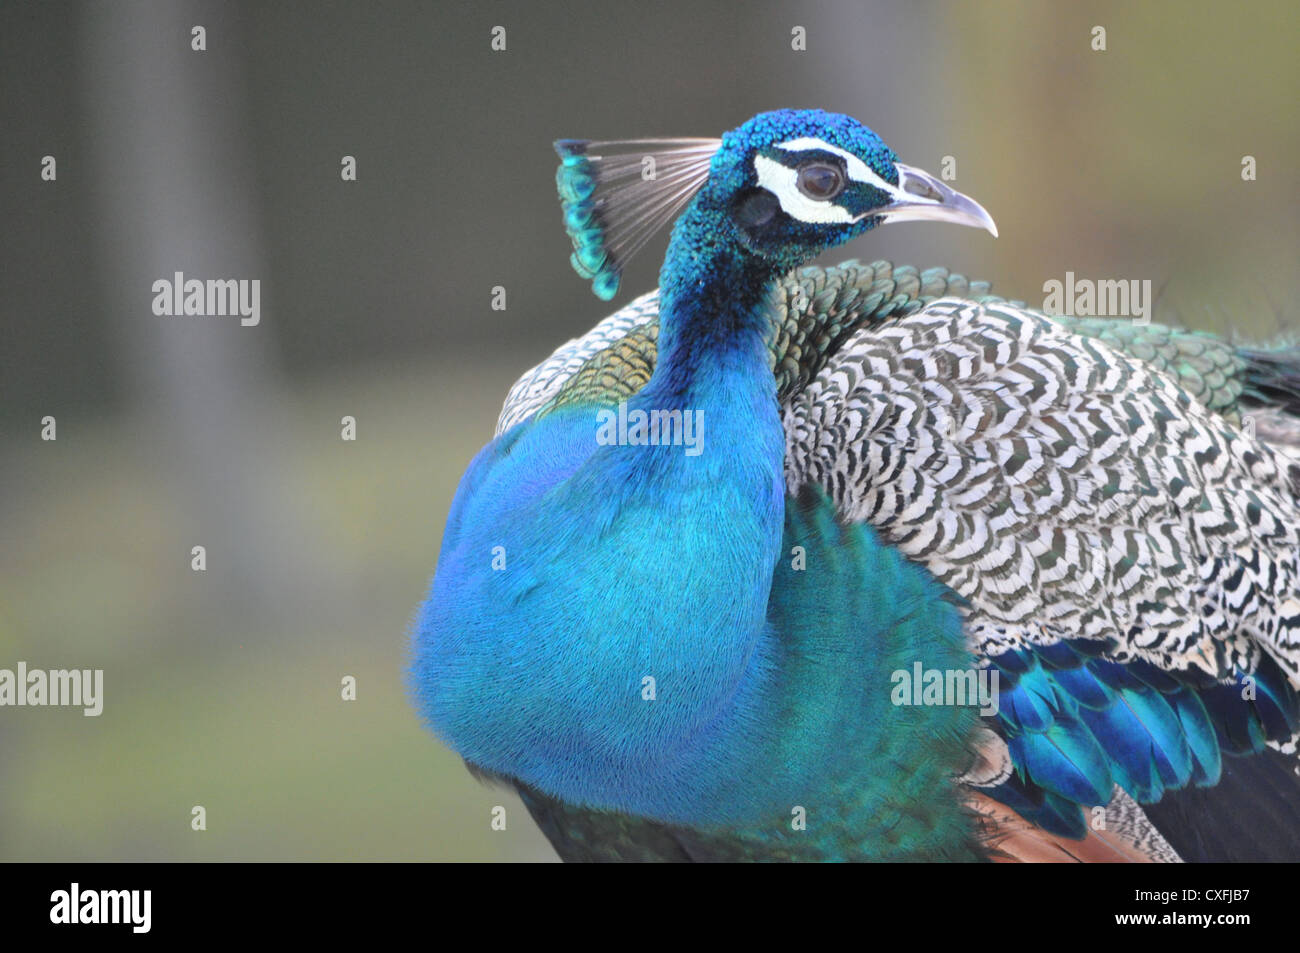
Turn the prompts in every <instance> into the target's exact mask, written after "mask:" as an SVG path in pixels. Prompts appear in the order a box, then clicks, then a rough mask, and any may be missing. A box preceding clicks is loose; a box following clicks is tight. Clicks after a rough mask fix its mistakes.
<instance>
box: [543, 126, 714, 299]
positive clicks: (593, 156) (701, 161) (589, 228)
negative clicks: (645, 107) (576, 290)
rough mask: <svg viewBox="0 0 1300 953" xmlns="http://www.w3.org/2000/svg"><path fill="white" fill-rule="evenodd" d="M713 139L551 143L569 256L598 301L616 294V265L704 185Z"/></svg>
mask: <svg viewBox="0 0 1300 953" xmlns="http://www.w3.org/2000/svg"><path fill="white" fill-rule="evenodd" d="M721 145H722V140H720V139H626V140H620V141H608V142H589V141H586V140H580V139H561V140H559V141H558V142H556V143H555V151H556V152H557V153H558V154H559V156H560V167H559V169H558V170H556V173H555V184H556V187H557V189H558V190H559V193H560V204H561V205H562V206H563V209H564V229H565V231H567V232H568V233H569V238H570V239H571V240H572V242H573V254H572V255H571V256H569V262H570V264H572V265H573V270H574V271H576V272H577V273H578V274H579V275H581V276H582V277H583V278H586V279H588V280H589V281H591V290H592V291H594V292H595V294H596V297H598V298H601V299H603V300H605V301H608V300H610V299H611V298H613V297H614V295H615V294H617V293H618V284H619V279H620V277H621V276H622V273H623V267H624V266H625V265H626V264H627V261H628V259H630V258H631V257H632V256H633V255H634V254H636V252H637V251H638V250H639V249H640V248H641V246H643V245H644V244H645V243H646V242H647V241H649V240H650V238H651V237H652V236H653V235H654V234H655V232H657V231H659V229H660V228H662V227H663V226H664V225H665V224H667V223H668V222H669V221H671V220H672V218H673V217H674V216H675V215H676V214H677V213H678V212H679V211H681V209H682V207H683V206H685V205H686V203H687V202H689V201H690V200H691V198H692V197H693V196H694V195H695V193H696V192H698V191H699V190H700V188H701V187H702V186H703V185H704V182H705V180H706V179H707V178H708V177H709V163H710V161H711V160H712V159H713V155H714V153H715V152H717V151H718V148H719V147H720V146H721Z"/></svg>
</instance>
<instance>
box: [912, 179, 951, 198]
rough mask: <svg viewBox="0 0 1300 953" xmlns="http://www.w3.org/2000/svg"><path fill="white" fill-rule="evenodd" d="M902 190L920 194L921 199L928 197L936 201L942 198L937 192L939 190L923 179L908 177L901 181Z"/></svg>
mask: <svg viewBox="0 0 1300 953" xmlns="http://www.w3.org/2000/svg"><path fill="white" fill-rule="evenodd" d="M903 191H904V192H909V193H911V194H912V195H917V196H920V197H921V198H923V199H929V200H930V201H932V202H938V201H940V200H941V199H942V198H943V196H941V195H940V194H939V190H938V189H936V188H935V187H934V186H933V185H931V184H930V183H929V182H926V181H925V180H924V179H908V180H907V181H906V182H905V183H903Z"/></svg>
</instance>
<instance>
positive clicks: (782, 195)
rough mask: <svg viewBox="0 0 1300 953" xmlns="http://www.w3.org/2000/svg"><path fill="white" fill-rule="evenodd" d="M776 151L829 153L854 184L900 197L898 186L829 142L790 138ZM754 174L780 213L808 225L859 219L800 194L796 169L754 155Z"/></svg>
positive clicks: (823, 202)
mask: <svg viewBox="0 0 1300 953" xmlns="http://www.w3.org/2000/svg"><path fill="white" fill-rule="evenodd" d="M777 148H778V149H784V150H786V151H787V152H803V151H805V150H808V149H820V150H822V151H823V152H829V153H830V154H831V155H835V156H839V157H840V158H841V159H843V160H844V171H845V172H847V173H848V175H849V178H850V179H852V180H853V181H854V182H861V183H863V184H865V185H871V186H874V187H875V188H877V189H880V190H881V191H882V192H884V193H886V194H888V195H892V196H895V197H900V198H901V197H902V194H903V193H902V190H901V189H900V188H899V187H898V186H896V185H890V184H889V183H888V182H886V181H885V180H884V179H882V178H881V177H880V176H878V175H877V174H876V173H875V172H874V171H872V169H871V167H870V166H868V165H867V164H866V163H865V162H863V161H862V160H861V159H859V158H858V157H857V156H855V155H854V154H853V153H851V152H849V151H847V150H845V149H841V148H840V147H839V146H833V145H831V144H830V143H829V142H823V141H822V140H821V139H814V138H811V137H809V138H803V139H791V140H790V141H789V142H782V143H778V144H777ZM754 172H755V173H756V174H757V176H758V185H759V187H760V188H764V189H767V190H768V191H769V192H771V193H772V194H773V195H775V196H776V198H777V201H779V202H780V203H781V210H782V211H783V212H785V213H786V214H787V215H789V216H790V217H791V218H796V219H798V220H799V221H801V222H807V223H808V224H810V225H847V224H849V223H850V222H854V221H857V219H858V216H856V215H852V214H850V213H849V210H848V209H846V208H844V207H843V206H842V205H837V204H835V202H834V201H830V200H825V199H822V200H819V199H811V198H809V197H808V196H806V195H804V194H803V193H802V192H800V191H799V186H798V184H797V182H798V179H799V172H798V170H797V169H792V168H790V167H789V166H787V165H783V164H782V163H780V162H777V161H776V160H774V159H769V158H768V157H767V156H763V155H756V156H754Z"/></svg>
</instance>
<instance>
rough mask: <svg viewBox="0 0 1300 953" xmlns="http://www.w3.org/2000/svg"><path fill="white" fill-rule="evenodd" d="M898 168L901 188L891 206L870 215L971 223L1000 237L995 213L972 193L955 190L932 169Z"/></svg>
mask: <svg viewBox="0 0 1300 953" xmlns="http://www.w3.org/2000/svg"><path fill="white" fill-rule="evenodd" d="M894 167H895V168H896V169H898V188H897V189H896V190H893V191H894V194H895V198H894V200H893V201H892V202H890V203H889V204H888V205H885V206H882V207H878V208H874V209H872V210H871V211H870V212H867V213H866V215H869V216H873V217H874V216H879V217H880V219H881V221H882V222H948V223H950V224H953V225H971V226H973V227H975V228H984V229H987V230H988V231H989V233H990V234H991V235H992V236H993V237H994V238H997V237H998V227H997V225H996V224H994V222H993V216H991V215H989V213H988V212H986V211H985V210H984V206H982V205H980V203H979V202H976V201H975V200H974V199H973V198H971V197H970V196H969V195H963V194H962V193H960V192H958V191H957V190H956V189H951V188H949V187H948V186H947V185H945V184H944V183H943V182H942V181H940V180H939V179H936V178H935V177H934V176H932V175H931V174H930V173H928V172H922V171H921V170H920V169H914V168H912V167H911V166H910V165H903V163H901V162H896V163H894Z"/></svg>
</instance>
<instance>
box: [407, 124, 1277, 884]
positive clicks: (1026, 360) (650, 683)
mask: <svg viewBox="0 0 1300 953" xmlns="http://www.w3.org/2000/svg"><path fill="white" fill-rule="evenodd" d="M556 150H557V152H558V154H559V156H560V166H559V169H558V172H557V182H558V188H559V195H560V198H561V202H562V206H563V218H564V224H565V228H566V230H567V232H568V234H569V237H570V239H571V242H572V245H573V252H572V256H571V262H572V264H573V267H574V269H575V270H576V271H577V272H578V273H579V274H580V275H581V276H582V277H584V278H585V279H587V280H589V281H591V283H592V289H593V291H594V292H595V293H596V294H597V296H598V297H600V298H602V299H605V300H609V299H612V298H613V297H615V296H616V295H617V294H618V291H619V285H620V279H621V277H622V273H623V269H624V267H625V266H626V264H627V262H628V260H629V258H630V257H631V256H632V255H633V254H635V252H636V251H637V250H638V249H640V248H641V247H642V246H643V245H644V244H645V242H646V241H647V240H648V239H649V238H650V237H651V236H652V235H653V234H654V233H655V232H656V231H657V230H659V229H661V228H662V227H663V226H665V225H667V224H668V223H669V222H670V221H673V220H674V219H675V224H674V225H673V228H672V234H671V239H670V242H669V246H668V250H667V253H666V257H665V260H664V264H663V268H662V270H661V273H660V285H659V288H658V290H656V291H653V292H651V293H649V294H646V295H643V296H641V297H639V298H636V299H635V300H633V301H632V302H631V303H630V304H628V305H626V306H625V307H623V308H621V309H619V310H618V311H616V312H615V313H614V314H613V315H612V316H610V317H608V318H606V319H605V320H604V321H602V322H600V323H599V324H598V325H596V327H595V328H594V329H593V330H591V331H590V332H589V333H587V334H586V335H584V336H583V337H581V338H579V339H577V340H574V341H570V342H569V343H568V344H566V345H564V346H563V347H561V348H559V349H558V350H557V351H556V352H555V353H554V354H553V355H552V356H551V357H550V358H548V359H547V360H545V361H543V362H542V363H541V364H540V365H538V366H537V367H536V368H534V369H533V370H531V371H530V372H528V373H526V374H525V375H524V376H523V377H522V378H521V379H520V380H519V381H518V383H516V384H515V385H514V387H513V388H512V389H511V390H510V393H509V395H508V397H507V400H506V403H505V407H504V409H503V411H502V413H501V416H500V420H499V424H498V427H497V433H496V436H495V438H494V439H493V440H492V441H491V442H490V443H489V444H487V446H485V447H484V448H483V449H482V451H480V453H479V454H478V455H477V456H476V457H475V458H474V460H473V462H472V463H470V465H469V468H468V470H467V471H466V473H465V475H464V477H463V479H462V481H461V483H460V486H459V489H458V491H457V493H456V496H455V499H454V501H453V503H452V505H451V509H450V512H449V515H448V518H447V523H446V528H445V531H444V534H443V538H442V548H441V554H440V556H439V558H438V563H437V568H436V571H435V574H434V577H433V580H432V583H431V585H430V589H429V592H428V595H427V599H426V600H425V602H424V603H423V605H422V606H421V608H420V610H419V612H418V615H417V618H416V620H415V623H414V625H413V628H412V634H411V662H410V667H409V672H408V681H409V687H410V692H411V696H412V699H413V703H414V705H415V707H416V708H417V709H418V711H419V713H420V714H421V716H422V717H423V719H424V720H425V722H426V723H427V724H428V726H429V727H430V728H431V730H432V731H433V732H434V733H435V734H436V735H437V736H438V737H439V738H440V739H442V740H443V741H444V742H445V743H446V744H447V745H449V746H450V747H451V748H452V749H454V750H455V751H456V752H457V753H458V754H459V755H460V756H461V757H463V758H464V759H465V761H466V763H467V764H468V765H469V766H470V768H471V770H472V771H474V772H475V773H476V774H478V775H479V776H481V777H483V778H486V779H489V780H494V781H499V782H502V783H505V784H508V785H510V786H512V787H514V788H515V789H516V790H517V791H518V792H519V794H520V796H521V797H522V799H523V801H524V803H525V804H526V805H527V808H528V810H529V811H530V812H531V814H532V815H533V817H534V818H535V820H536V821H537V823H538V824H539V825H540V827H541V829H542V830H543V831H544V833H545V834H546V836H547V837H548V838H549V839H550V840H551V842H552V843H553V845H554V846H555V848H556V850H557V851H558V853H559V854H560V856H561V857H562V858H564V859H566V860H589V861H599V860H676V861H727V860H798V861H813V860H816V861H822V860H868V861H967V860H1090V861H1117V860H1156V861H1177V860H1215V859H1275V858H1288V859H1300V779H1298V778H1297V773H1296V770H1295V769H1296V764H1297V762H1296V747H1295V745H1296V739H1297V734H1298V733H1300V704H1298V702H1297V687H1298V686H1300V349H1296V348H1294V347H1274V348H1255V349H1252V348H1245V347H1240V346H1237V345H1235V344H1233V343H1230V342H1228V341H1225V340H1222V339H1220V338H1217V337H1214V336H1211V335H1208V334H1205V333H1198V332H1190V331H1184V330H1179V329H1176V328H1172V327H1165V326H1161V325H1156V324H1147V325H1139V324H1135V323H1133V322H1131V321H1126V320H1123V319H1106V318H1069V317H1060V316H1052V315H1048V314H1045V313H1042V312H1041V311H1039V310H1035V309H1033V308H1030V307H1027V306H1026V305H1025V304H1024V303H1022V302H1018V301H1013V300H1008V299H1004V298H1000V297H998V296H996V295H994V293H993V291H992V288H991V286H990V285H989V284H988V283H987V282H983V281H976V280H970V279H968V278H966V277H965V276H963V275H961V274H958V273H956V272H951V271H949V270H947V269H944V268H930V269H927V270H918V269H915V268H911V267H906V266H897V265H892V264H890V263H888V262H883V261H881V262H875V263H873V264H861V263H859V262H856V261H849V262H845V263H844V264H841V265H839V266H837V267H830V268H820V267H811V266H809V262H810V261H811V260H812V259H813V258H814V257H815V256H817V255H819V254H821V253H822V252H824V251H826V250H827V249H830V248H832V247H835V246H839V245H842V244H844V243H845V242H848V241H849V240H851V239H853V238H855V237H857V236H859V235H861V234H862V233H864V232H866V231H868V230H870V229H872V228H875V227H876V226H878V225H881V224H885V223H889V222H897V221H916V220H923V221H934V222H948V223H952V224H959V225H966V226H973V227H975V228H981V229H985V230H987V231H988V232H989V233H990V234H991V235H993V236H995V237H996V235H997V229H996V227H995V225H994V222H993V219H992V218H991V217H990V215H989V214H988V212H986V211H985V210H984V208H983V207H981V206H980V205H979V204H978V203H977V202H975V201H974V200H973V199H971V198H969V197H968V196H966V195H964V194H962V193H960V192H957V191H955V190H954V189H952V188H951V187H950V186H949V185H947V184H946V183H944V182H943V181H942V180H940V179H939V178H936V177H934V176H932V175H929V174H927V173H925V172H923V171H921V170H919V169H916V168H913V167H911V166H908V165H904V164H903V163H902V162H900V161H899V160H898V159H897V158H896V156H895V154H894V153H893V151H891V150H890V148H889V147H888V146H886V145H885V143H884V142H883V141H882V140H881V139H880V138H879V137H878V136H877V135H876V134H875V133H874V132H872V131H871V130H870V129H868V128H867V127H866V126H864V125H862V124H861V123H859V122H858V121H856V120H854V119H852V118H850V117H848V116H844V115H838V114H833V113H828V112H824V111H821V110H794V109H787V110H779V111H775V112H768V113H763V114H760V115H758V116H756V117H754V118H752V119H750V120H749V121H748V122H746V123H744V124H743V125H741V126H739V127H738V128H736V129H734V130H732V131H731V132H728V133H726V134H725V135H724V136H723V137H722V138H721V139H675V140H629V141H619V142H592V141H579V140H561V141H559V142H557V143H556Z"/></svg>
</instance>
